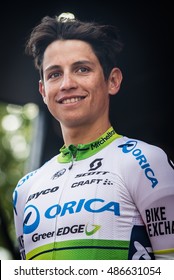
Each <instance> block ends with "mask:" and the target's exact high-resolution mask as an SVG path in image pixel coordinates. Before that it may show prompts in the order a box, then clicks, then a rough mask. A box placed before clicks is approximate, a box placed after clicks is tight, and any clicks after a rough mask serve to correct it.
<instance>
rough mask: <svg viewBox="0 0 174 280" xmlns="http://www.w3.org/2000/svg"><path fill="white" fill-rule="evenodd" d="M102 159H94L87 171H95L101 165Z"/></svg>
mask: <svg viewBox="0 0 174 280" xmlns="http://www.w3.org/2000/svg"><path fill="white" fill-rule="evenodd" d="M102 159H103V158H96V159H95V160H94V161H93V162H91V163H90V169H89V170H88V171H92V170H96V169H98V168H99V167H100V166H101V165H102V162H101V161H102Z"/></svg>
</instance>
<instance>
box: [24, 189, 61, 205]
mask: <svg viewBox="0 0 174 280" xmlns="http://www.w3.org/2000/svg"><path fill="white" fill-rule="evenodd" d="M58 189H59V186H55V187H53V188H52V189H45V190H42V191H40V192H36V193H33V194H30V196H29V198H28V200H27V202H28V201H30V200H32V199H37V198H38V197H39V196H41V195H45V194H48V193H55V192H56V191H57V190H58Z"/></svg>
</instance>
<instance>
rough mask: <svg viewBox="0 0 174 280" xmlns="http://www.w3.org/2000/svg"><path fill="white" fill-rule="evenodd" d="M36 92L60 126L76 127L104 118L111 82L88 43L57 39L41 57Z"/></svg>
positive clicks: (107, 107) (107, 108)
mask: <svg viewBox="0 0 174 280" xmlns="http://www.w3.org/2000/svg"><path fill="white" fill-rule="evenodd" d="M43 77H44V81H43V83H41V82H40V88H39V90H40V93H41V94H42V96H43V98H44V102H45V103H46V104H47V106H48V109H49V111H50V112H51V114H52V115H53V116H54V117H55V118H56V119H57V120H58V121H59V122H60V124H61V126H64V127H78V126H79V127H80V126H85V125H89V124H94V123H97V122H101V123H102V122H103V121H104V120H105V119H106V118H108V110H109V94H115V92H114V93H112V89H111V82H109V81H105V78H104V74H103V70H102V67H101V65H100V63H99V61H98V58H97V57H96V55H95V54H94V52H93V50H92V48H91V47H90V45H89V44H87V43H85V42H83V41H80V40H62V41H60V40H58V41H54V42H53V43H52V44H50V45H49V46H48V47H47V49H46V51H45V53H44V60H43Z"/></svg>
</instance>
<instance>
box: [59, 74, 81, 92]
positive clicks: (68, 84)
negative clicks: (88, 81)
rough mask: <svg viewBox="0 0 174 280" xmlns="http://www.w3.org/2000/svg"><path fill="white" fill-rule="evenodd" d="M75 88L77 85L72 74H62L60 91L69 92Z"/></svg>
mask: <svg viewBox="0 0 174 280" xmlns="http://www.w3.org/2000/svg"><path fill="white" fill-rule="evenodd" d="M76 87H77V83H76V80H75V77H74V76H73V74H70V73H64V75H63V76H62V79H61V84H60V90H70V89H74V88H76Z"/></svg>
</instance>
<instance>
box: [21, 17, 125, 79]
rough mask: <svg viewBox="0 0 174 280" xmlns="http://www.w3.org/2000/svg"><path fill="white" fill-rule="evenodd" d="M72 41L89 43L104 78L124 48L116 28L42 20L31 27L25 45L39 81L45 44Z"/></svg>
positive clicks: (81, 22)
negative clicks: (38, 75)
mask: <svg viewBox="0 0 174 280" xmlns="http://www.w3.org/2000/svg"><path fill="white" fill-rule="evenodd" d="M73 39H74V40H82V41H84V42H86V43H89V44H90V46H91V47H92V49H93V51H94V53H95V55H96V56H97V58H98V60H99V62H100V64H101V66H102V69H103V73H104V76H105V79H108V77H109V74H110V72H111V70H112V69H113V68H114V67H116V66H117V59H118V54H119V53H120V52H121V50H122V47H123V43H122V42H121V40H120V36H119V32H118V29H117V27H116V26H113V25H103V24H99V23H96V22H94V21H91V22H84V21H80V20H77V19H74V20H72V19H67V20H65V21H64V20H61V19H60V20H59V19H58V17H56V16H55V17H50V16H45V17H43V18H42V20H41V22H40V23H39V24H38V25H37V26H36V27H34V28H33V30H32V32H31V34H30V37H29V38H28V40H27V42H26V47H25V51H26V54H28V55H31V56H33V58H34V64H35V67H36V69H38V70H39V72H40V76H41V78H43V65H42V64H43V55H44V52H45V50H46V48H47V47H48V45H49V44H51V43H52V42H53V41H56V40H73Z"/></svg>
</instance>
